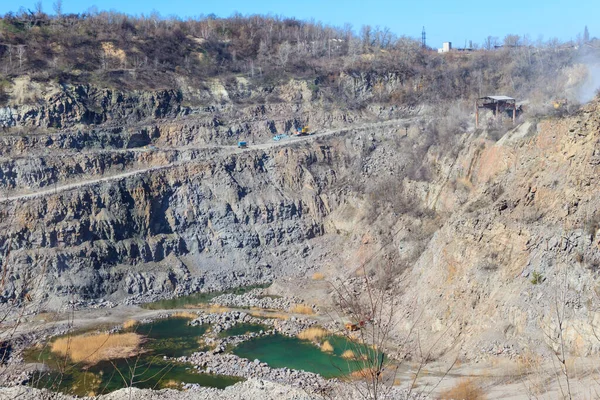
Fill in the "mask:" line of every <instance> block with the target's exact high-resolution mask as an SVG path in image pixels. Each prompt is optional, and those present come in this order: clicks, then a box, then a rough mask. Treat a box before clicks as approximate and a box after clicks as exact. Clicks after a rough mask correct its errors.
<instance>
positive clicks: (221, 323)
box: [190, 311, 273, 333]
mask: <svg viewBox="0 0 600 400" xmlns="http://www.w3.org/2000/svg"><path fill="white" fill-rule="evenodd" d="M241 323H244V324H262V325H273V321H272V320H270V319H264V320H263V319H259V318H256V317H253V316H252V315H250V314H247V313H245V312H243V311H228V312H224V313H210V314H200V315H199V316H198V318H196V319H193V320H191V321H190V325H192V326H197V325H205V324H207V325H212V332H213V333H219V332H221V331H224V330H227V329H230V328H233V327H234V326H235V325H236V324H241Z"/></svg>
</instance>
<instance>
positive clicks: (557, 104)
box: [552, 99, 569, 110]
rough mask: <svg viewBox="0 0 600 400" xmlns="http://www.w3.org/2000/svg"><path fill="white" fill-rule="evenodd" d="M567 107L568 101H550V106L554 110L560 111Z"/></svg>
mask: <svg viewBox="0 0 600 400" xmlns="http://www.w3.org/2000/svg"><path fill="white" fill-rule="evenodd" d="M568 105H569V101H568V100H567V99H554V100H553V101H552V106H553V107H554V109H555V110H560V109H562V108H566V107H567V106H568Z"/></svg>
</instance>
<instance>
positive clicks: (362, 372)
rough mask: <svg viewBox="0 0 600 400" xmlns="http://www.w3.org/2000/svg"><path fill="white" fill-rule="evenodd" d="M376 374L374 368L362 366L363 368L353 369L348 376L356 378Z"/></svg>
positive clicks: (364, 377) (370, 376)
mask: <svg viewBox="0 0 600 400" xmlns="http://www.w3.org/2000/svg"><path fill="white" fill-rule="evenodd" d="M376 375H377V371H376V368H375V367H373V368H363V369H359V370H358V371H354V372H352V373H351V374H350V376H351V377H352V378H357V379H371V378H372V377H375V376H376Z"/></svg>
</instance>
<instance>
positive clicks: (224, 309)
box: [194, 304, 231, 318]
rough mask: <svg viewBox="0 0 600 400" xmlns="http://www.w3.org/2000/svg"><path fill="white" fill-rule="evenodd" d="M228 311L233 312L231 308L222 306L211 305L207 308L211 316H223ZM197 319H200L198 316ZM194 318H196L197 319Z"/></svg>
mask: <svg viewBox="0 0 600 400" xmlns="http://www.w3.org/2000/svg"><path fill="white" fill-rule="evenodd" d="M227 311H231V309H230V308H228V307H225V306H222V305H220V304H211V305H209V306H208V307H206V312H208V313H211V314H223V313H226V312H227ZM196 317H198V316H197V315H196ZM196 317H194V318H196Z"/></svg>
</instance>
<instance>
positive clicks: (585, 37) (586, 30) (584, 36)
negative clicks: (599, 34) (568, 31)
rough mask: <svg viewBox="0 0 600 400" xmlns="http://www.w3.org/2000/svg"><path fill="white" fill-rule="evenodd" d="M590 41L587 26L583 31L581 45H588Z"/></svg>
mask: <svg viewBox="0 0 600 400" xmlns="http://www.w3.org/2000/svg"><path fill="white" fill-rule="evenodd" d="M589 41H590V31H588V27H587V25H586V26H585V29H584V30H583V43H588V42H589Z"/></svg>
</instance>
